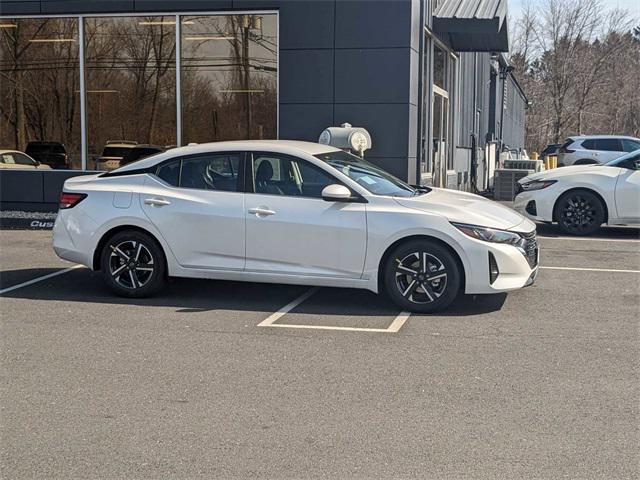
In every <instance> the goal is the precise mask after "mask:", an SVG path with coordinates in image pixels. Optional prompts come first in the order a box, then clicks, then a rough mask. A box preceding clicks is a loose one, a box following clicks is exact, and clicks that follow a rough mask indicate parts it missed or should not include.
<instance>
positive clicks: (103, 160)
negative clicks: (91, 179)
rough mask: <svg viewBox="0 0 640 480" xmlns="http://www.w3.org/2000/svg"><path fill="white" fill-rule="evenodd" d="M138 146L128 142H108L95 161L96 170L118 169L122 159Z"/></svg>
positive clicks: (136, 143) (135, 143)
mask: <svg viewBox="0 0 640 480" xmlns="http://www.w3.org/2000/svg"><path fill="white" fill-rule="evenodd" d="M136 145H138V142H134V141H130V140H109V141H107V144H106V145H105V146H104V149H103V150H102V155H101V156H100V157H99V158H98V159H97V160H96V170H113V169H116V168H118V167H120V162H121V161H122V159H123V158H124V157H125V156H126V155H127V154H128V153H129V152H130V151H131V150H132V149H133V148H135V147H136Z"/></svg>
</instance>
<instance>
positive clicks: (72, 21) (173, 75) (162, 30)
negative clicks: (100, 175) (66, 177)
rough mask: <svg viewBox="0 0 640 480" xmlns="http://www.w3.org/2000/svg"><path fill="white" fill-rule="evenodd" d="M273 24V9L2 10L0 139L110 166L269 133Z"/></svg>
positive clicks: (47, 159) (50, 159) (274, 95)
mask: <svg viewBox="0 0 640 480" xmlns="http://www.w3.org/2000/svg"><path fill="white" fill-rule="evenodd" d="M80 21H82V22H84V23H83V24H80ZM178 21H179V22H180V23H179V24H178V25H177V24H176V22H178ZM178 27H179V28H178ZM178 29H179V32H178V31H177V30H178ZM277 32H278V16H277V14H276V13H260V14H236V15H222V14H201V15H179V14H178V15H176V14H174V15H168V14H164V15H146V16H144V15H139V16H138V15H136V16H134V15H131V16H122V15H94V16H89V17H84V18H83V19H82V20H80V18H79V17H70V18H20V19H17V18H15V19H12V18H0V149H5V150H9V149H10V150H18V151H21V152H26V153H28V154H30V155H32V156H33V157H34V158H35V159H36V160H38V161H40V162H42V163H47V164H49V165H51V166H52V167H53V168H81V167H82V166H83V162H85V165H84V166H86V168H88V169H100V170H110V169H113V168H117V167H118V166H120V165H121V164H122V163H126V162H129V161H134V160H135V159H138V158H141V156H144V155H146V154H147V153H148V152H157V151H162V150H164V149H167V148H171V147H174V146H176V145H177V144H182V145H184V144H187V143H190V142H197V143H203V142H212V141H220V140H236V139H273V138H277V135H278V118H277V112H278V65H277V64H278V38H277V36H278V33H277ZM80 36H82V38H80ZM178 36H179V37H180V39H179V40H180V41H179V45H176V38H177V37H178ZM82 51H83V52H84V58H83V59H82V58H80V52H82ZM83 65H84V66H83ZM178 65H180V66H181V70H180V72H179V74H178V72H177V71H176V68H177V66H178ZM81 92H84V96H82V95H81ZM178 105H180V108H181V111H180V112H178V111H177V108H178ZM83 111H84V116H83V115H82V113H81V112H83ZM83 148H84V150H85V151H83Z"/></svg>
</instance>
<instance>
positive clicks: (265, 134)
mask: <svg viewBox="0 0 640 480" xmlns="http://www.w3.org/2000/svg"><path fill="white" fill-rule="evenodd" d="M181 27H182V35H181V55H182V73H181V82H182V129H183V143H189V142H197V143H202V142H210V141H218V140H235V139H249V138H253V139H256V138H257V139H261V138H276V136H277V48H278V46H277V16H276V15H265V14H262V15H232V16H220V15H218V16H211V15H209V16H204V15H202V16H186V17H182V25H181Z"/></svg>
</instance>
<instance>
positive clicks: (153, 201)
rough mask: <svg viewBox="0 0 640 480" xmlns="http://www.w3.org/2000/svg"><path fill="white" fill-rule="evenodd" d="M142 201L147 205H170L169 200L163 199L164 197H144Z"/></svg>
mask: <svg viewBox="0 0 640 480" xmlns="http://www.w3.org/2000/svg"><path fill="white" fill-rule="evenodd" d="M144 203H146V204H147V205H152V206H156V207H162V206H164V205H171V202H170V201H169V200H165V199H164V198H145V199H144Z"/></svg>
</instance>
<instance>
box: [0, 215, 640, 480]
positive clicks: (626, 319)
mask: <svg viewBox="0 0 640 480" xmlns="http://www.w3.org/2000/svg"><path fill="white" fill-rule="evenodd" d="M540 234H541V235H542V237H543V238H541V240H540V243H541V249H542V254H541V265H542V266H543V267H545V268H543V269H542V270H541V272H540V275H539V277H538V279H537V282H536V283H535V284H534V285H533V286H532V287H529V288H526V289H523V290H521V291H518V292H515V293H511V294H509V295H496V296H491V297H482V296H478V297H475V298H474V297H461V298H460V299H459V300H458V301H457V303H456V304H455V307H454V308H453V309H452V310H451V311H449V312H447V313H446V314H440V315H431V316H420V315H410V316H406V315H403V314H402V313H401V312H399V311H397V309H395V308H394V307H393V306H392V305H390V304H389V303H387V302H386V301H385V300H383V299H381V298H379V297H377V296H375V295H373V294H371V293H368V292H364V291H355V290H341V289H331V288H321V289H309V288H308V287H294V286H283V285H260V284H250V283H247V284H243V283H233V282H218V281H196V280H175V281H173V282H172V283H171V285H170V287H169V288H168V289H167V290H165V291H164V292H163V294H162V295H161V296H158V297H155V298H151V299H145V300H124V299H121V298H117V297H114V296H112V295H111V294H110V293H109V292H107V291H106V289H105V288H104V287H103V285H102V282H101V280H100V278H99V276H98V274H94V273H92V272H90V271H89V270H87V269H84V268H73V269H70V270H67V269H69V268H70V267H73V265H71V264H68V263H66V262H63V261H61V260H58V259H57V258H56V257H55V255H54V253H53V251H52V250H51V247H50V243H51V232H48V231H19V230H16V231H0V259H1V261H0V264H1V274H0V297H1V298H0V311H1V313H2V328H1V332H0V333H1V338H2V340H1V342H2V343H1V345H2V348H1V350H2V352H1V355H2V369H1V372H2V373H1V374H2V381H1V382H0V391H1V405H0V407H1V410H0V415H1V422H0V423H1V425H0V427H1V435H2V437H1V438H2V441H1V442H0V444H1V445H0V449H1V451H2V462H1V465H2V467H1V468H2V472H1V473H2V475H1V477H2V478H7V479H23V478H24V479H26V478H47V479H54V478H55V479H72V478H73V479H76V478H77V479H85V478H104V479H114V478H149V479H160V478H162V479H168V478H176V479H191V478H274V479H279V478H336V479H347V478H437V479H441V478H452V479H457V478H509V479H511V478H564V477H567V478H606V479H619V478H638V475H639V467H638V465H639V455H638V445H639V444H640V434H639V424H640V422H639V420H640V415H639V402H638V398H640V392H639V378H638V376H639V375H638V360H639V352H640V349H639V346H640V340H639V335H638V334H639V330H638V328H639V327H638V319H639V317H640V288H639V280H640V240H639V236H640V232H639V231H638V230H637V229H627V228H618V229H606V230H604V231H603V232H602V233H601V234H600V235H598V236H597V237H595V238H591V239H573V238H566V237H563V236H561V235H559V234H558V233H557V232H556V231H555V230H554V229H552V228H550V227H541V228H540ZM61 272H62V273H61ZM47 275H50V276H49V277H47V278H45V279H42V280H40V281H36V282H35V283H30V282H32V281H34V280H38V279H41V278H42V277H43V276H47Z"/></svg>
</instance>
